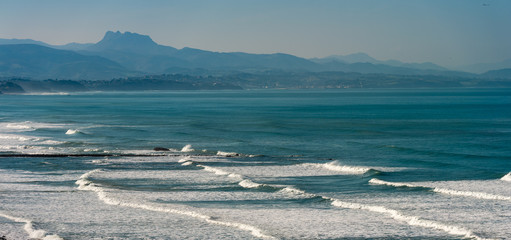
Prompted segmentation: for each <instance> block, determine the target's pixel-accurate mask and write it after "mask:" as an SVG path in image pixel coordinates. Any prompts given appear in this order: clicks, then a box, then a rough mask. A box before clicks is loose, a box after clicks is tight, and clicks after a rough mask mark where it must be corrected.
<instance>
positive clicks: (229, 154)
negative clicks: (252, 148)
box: [216, 151, 241, 157]
mask: <svg viewBox="0 0 511 240" xmlns="http://www.w3.org/2000/svg"><path fill="white" fill-rule="evenodd" d="M216 155H217V156H222V157H239V156H241V154H239V153H236V152H222V151H218V152H217V153H216Z"/></svg>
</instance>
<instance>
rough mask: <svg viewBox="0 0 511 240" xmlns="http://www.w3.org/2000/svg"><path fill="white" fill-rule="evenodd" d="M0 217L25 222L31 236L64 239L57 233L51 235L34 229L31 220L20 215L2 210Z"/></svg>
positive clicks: (49, 239)
mask: <svg viewBox="0 0 511 240" xmlns="http://www.w3.org/2000/svg"><path fill="white" fill-rule="evenodd" d="M0 217H3V218H7V219H9V220H11V221H14V222H20V223H25V226H24V227H23V229H24V230H25V232H27V234H28V236H29V238H37V239H43V240H63V239H62V238H61V237H59V236H58V235H56V234H51V235H49V234H48V233H47V232H46V231H45V230H42V229H34V226H33V224H32V221H31V220H28V219H24V218H20V217H14V216H11V215H8V214H5V213H2V212H0Z"/></svg>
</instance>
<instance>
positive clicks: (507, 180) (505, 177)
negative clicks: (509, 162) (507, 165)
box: [500, 172, 511, 182]
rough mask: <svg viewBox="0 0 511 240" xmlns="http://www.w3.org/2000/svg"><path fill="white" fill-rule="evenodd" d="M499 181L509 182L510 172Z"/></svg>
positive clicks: (510, 180)
mask: <svg viewBox="0 0 511 240" xmlns="http://www.w3.org/2000/svg"><path fill="white" fill-rule="evenodd" d="M500 180H502V181H506V182H511V172H509V173H508V174H506V175H504V177H502V178H501V179H500Z"/></svg>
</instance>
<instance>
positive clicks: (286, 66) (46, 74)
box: [0, 31, 511, 80]
mask: <svg viewBox="0 0 511 240" xmlns="http://www.w3.org/2000/svg"><path fill="white" fill-rule="evenodd" d="M500 66H501V67H502V68H506V67H509V68H511V61H510V65H509V66H508V65H506V64H504V65H500ZM267 71H285V72H332V71H337V72H357V73H363V74H376V73H378V74H398V75H438V76H456V77H480V76H483V77H484V76H493V75H494V74H493V75H492V74H491V73H489V74H487V75H484V74H482V75H475V74H471V73H467V72H460V71H451V70H449V69H446V68H444V67H441V66H438V65H436V64H433V63H403V62H400V61H396V60H387V61H380V60H376V59H374V58H372V57H370V56H369V55H367V54H365V53H356V54H350V55H345V56H341V55H333V56H329V57H326V58H314V59H305V58H300V57H297V56H293V55H289V54H283V53H275V54H250V53H243V52H228V53H227V52H213V51H206V50H200V49H194V48H182V49H176V48H174V47H170V46H163V45H160V44H157V43H156V42H154V41H153V40H152V39H151V38H150V37H149V36H146V35H140V34H137V33H131V32H125V33H121V32H119V31H117V32H112V31H109V32H107V33H106V34H105V36H104V37H103V39H102V40H101V41H99V42H97V43H95V44H92V43H87V44H81V43H70V44H66V45H58V46H56V45H50V44H47V43H44V42H40V41H36V40H31V39H0V77H2V76H3V77H11V76H15V77H28V78H32V79H71V80H76V79H84V80H106V79H112V78H117V77H129V76H141V75H146V74H175V73H184V74H189V75H217V76H218V75H227V74H235V73H262V72H267ZM507 73H508V71H500V72H499V73H498V74H497V75H498V76H499V77H502V76H504V77H505V78H507V77H511V76H509V75H507Z"/></svg>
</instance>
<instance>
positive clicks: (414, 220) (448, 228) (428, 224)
mask: <svg viewBox="0 0 511 240" xmlns="http://www.w3.org/2000/svg"><path fill="white" fill-rule="evenodd" d="M197 166H200V167H203V168H204V169H205V170H206V169H208V170H207V171H211V172H215V173H216V174H218V175H227V176H231V175H232V174H235V173H228V172H225V171H223V170H220V169H216V168H211V167H209V166H204V165H197ZM236 175H237V174H236ZM380 181H381V180H380ZM240 185H242V186H243V187H246V188H254V187H260V186H268V187H272V188H275V189H280V190H279V192H286V193H290V194H293V195H299V196H303V197H305V198H313V197H320V198H322V199H324V200H328V201H330V204H331V205H332V206H334V207H339V208H348V209H355V210H357V209H360V210H366V211H370V212H375V213H380V214H385V215H388V216H390V217H391V218H393V219H394V220H397V221H400V222H406V223H407V224H408V225H411V226H419V227H424V228H430V229H437V230H441V231H444V232H446V233H448V234H450V235H455V236H463V237H464V238H473V239H478V240H482V239H484V238H481V237H479V236H477V235H475V234H474V233H472V231H470V230H467V229H465V228H462V227H458V226H454V225H448V224H444V223H441V222H437V221H432V220H426V219H421V218H420V217H418V216H408V215H405V214H403V213H401V212H399V211H397V210H394V209H390V208H387V207H384V206H377V205H366V204H360V203H352V202H345V201H342V200H339V199H336V198H331V197H326V196H321V195H317V194H312V193H307V192H305V191H303V190H300V189H297V188H294V187H290V186H287V187H280V186H272V185H268V184H259V183H254V182H252V181H251V180H249V179H243V180H242V181H241V182H240Z"/></svg>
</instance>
